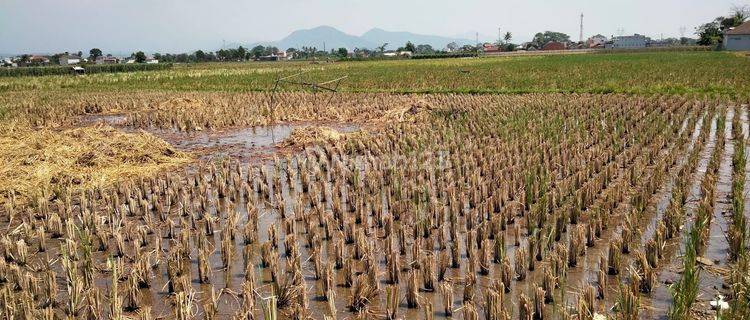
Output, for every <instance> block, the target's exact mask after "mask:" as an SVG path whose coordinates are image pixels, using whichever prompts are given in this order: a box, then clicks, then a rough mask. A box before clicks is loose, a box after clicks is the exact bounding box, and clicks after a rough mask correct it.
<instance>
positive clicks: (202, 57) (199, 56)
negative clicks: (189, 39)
mask: <svg viewBox="0 0 750 320" xmlns="http://www.w3.org/2000/svg"><path fill="white" fill-rule="evenodd" d="M195 60H196V61H198V62H203V61H206V53H205V52H203V50H198V51H196V52H195Z"/></svg>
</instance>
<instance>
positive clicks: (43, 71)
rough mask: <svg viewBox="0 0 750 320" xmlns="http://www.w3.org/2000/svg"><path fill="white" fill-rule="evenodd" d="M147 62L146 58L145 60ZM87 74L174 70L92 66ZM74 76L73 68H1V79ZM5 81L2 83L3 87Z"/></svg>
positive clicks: (147, 66) (162, 66)
mask: <svg viewBox="0 0 750 320" xmlns="http://www.w3.org/2000/svg"><path fill="white" fill-rule="evenodd" d="M144 60H145V58H144ZM83 68H84V69H86V73H89V74H95V73H118V72H135V71H155V70H168V69H171V68H172V64H171V63H161V64H144V63H138V64H101V65H99V64H91V65H84V66H83ZM70 74H72V71H71V67H62V66H54V67H28V68H12V69H10V68H0V77H23V76H59V75H70ZM19 81H25V80H19ZM2 83H3V81H0V87H2Z"/></svg>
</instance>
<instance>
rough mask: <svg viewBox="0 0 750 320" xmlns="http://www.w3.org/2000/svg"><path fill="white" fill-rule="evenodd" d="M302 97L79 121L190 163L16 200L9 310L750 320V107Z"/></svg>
mask: <svg viewBox="0 0 750 320" xmlns="http://www.w3.org/2000/svg"><path fill="white" fill-rule="evenodd" d="M287 98H288V99H290V101H291V100H293V99H295V98H301V99H302V100H304V101H313V102H309V104H307V105H305V106H304V107H303V108H300V107H299V106H295V105H288V106H287V105H285V104H282V106H281V107H280V108H279V109H277V110H276V111H274V113H275V114H276V115H275V116H271V115H267V114H265V113H264V112H263V111H258V112H257V113H253V114H254V115H255V116H256V117H257V118H255V119H254V120H252V121H251V120H247V121H245V120H243V121H232V120H231V118H230V117H229V116H230V115H231V114H232V113H233V112H239V113H242V114H243V115H249V114H250V113H252V112H255V111H252V112H251V111H248V110H250V109H251V108H250V107H247V106H244V105H242V106H241V107H237V108H238V109H232V108H233V107H227V106H226V104H227V103H225V102H222V101H223V100H222V101H220V102H216V103H213V104H212V103H205V102H199V101H195V100H189V101H187V102H185V101H186V100H184V99H183V100H168V101H166V102H164V103H161V104H156V107H153V108H147V109H127V108H123V107H120V108H118V109H117V110H115V109H114V108H113V109H112V110H110V111H107V110H106V107H105V108H104V109H103V110H97V112H89V113H85V112H84V113H82V114H77V115H76V116H75V119H72V120H69V121H67V122H66V126H68V127H74V128H75V127H106V128H111V129H112V130H116V131H118V132H122V133H124V134H130V135H147V136H149V137H154V138H155V139H158V140H159V141H162V142H163V143H166V144H167V145H168V147H169V149H168V150H167V151H163V152H162V153H164V154H165V155H167V154H168V155H171V154H184V155H186V156H187V157H189V158H190V161H186V162H185V163H181V164H179V165H178V166H174V167H169V168H163V170H159V171H158V172H157V173H154V174H150V175H146V176H137V175H134V176H133V177H130V178H126V179H119V180H116V181H114V182H113V183H111V184H110V185H107V186H103V185H102V186H97V187H92V188H83V187H81V188H77V189H74V188H50V189H51V191H49V192H48V193H41V194H39V195H31V196H30V195H27V194H25V193H23V192H21V191H16V192H10V193H8V194H9V195H10V196H7V197H5V198H4V199H3V200H4V201H3V206H2V209H0V210H1V211H2V213H3V214H2V215H0V225H1V226H2V227H3V229H4V230H5V232H4V233H3V236H2V237H0V283H1V284H0V285H1V286H2V288H1V289H0V313H2V315H3V316H5V317H8V318H14V319H15V318H17V319H101V318H109V319H125V318H136V319H193V318H197V319H276V318H279V319H308V318H313V319H436V318H437V319H444V318H457V319H493V320H494V319H600V318H601V317H606V318H613V319H679V318H680V317H683V319H687V318H695V319H712V318H714V317H715V316H716V315H717V314H718V313H719V312H723V313H724V314H729V315H730V316H735V315H738V314H739V313H736V312H739V311H740V310H742V308H744V307H743V305H742V304H741V302H742V301H744V300H743V299H744V298H743V296H742V294H744V292H745V291H743V290H744V288H745V287H744V286H746V285H747V284H748V282H747V280H745V277H743V272H744V273H747V266H748V262H747V257H746V256H745V254H744V252H745V251H746V250H745V249H746V242H745V241H744V239H746V233H747V231H746V230H747V228H746V226H745V225H744V219H746V217H747V214H746V210H745V208H744V204H743V200H744V196H745V195H746V194H747V192H746V191H745V190H747V187H746V185H747V184H746V182H745V177H746V175H747V172H748V169H747V168H748V166H747V164H746V161H745V160H744V154H745V152H744V151H745V150H746V149H747V146H746V141H745V140H746V138H745V137H746V136H747V130H748V129H747V127H748V117H747V108H748V107H747V106H746V105H742V104H732V103H717V102H716V101H712V100H701V99H695V98H685V97H673V96H653V97H638V96H625V95H574V94H571V95H567V94H532V95H518V96H503V95H473V96H461V95H457V96H453V95H422V96H394V97H393V100H389V98H388V96H387V95H365V94H363V95H361V96H358V95H354V94H353V95H350V96H348V97H346V99H343V101H338V102H333V107H334V108H328V107H329V106H328V105H326V108H328V109H335V110H328V109H326V110H327V111H325V112H321V113H319V114H323V115H324V116H320V115H317V116H315V117H307V118H306V117H305V116H304V114H306V113H307V112H308V111H310V110H320V109H321V105H320V103H321V102H320V101H326V100H318V103H319V104H315V102H314V101H315V100H314V99H313V98H310V97H303V96H301V95H299V94H298V95H295V96H293V97H287ZM149 99H151V98H149ZM252 99H256V100H257V101H268V98H267V97H265V96H262V95H258V97H255V98H252ZM252 99H251V100H252ZM305 99H307V100H305ZM315 99H319V98H315ZM347 99H348V100H347ZM256 100H254V101H256ZM176 101H177V102H176ZM178 103H182V104H185V103H187V104H188V106H187V107H185V106H183V105H179V106H178V105H177V104H178ZM222 103H223V104H225V108H227V110H219V111H210V110H213V109H214V108H216V107H217V106H219V105H221V104H222ZM285 103H286V102H285ZM326 103H327V102H326ZM147 105H151V104H147ZM208 106H210V108H209V107H208ZM170 107H173V108H175V110H179V111H175V112H172V113H170V112H169V109H168V108H170ZM139 108H140V107H139ZM336 108H339V109H336ZM347 108H348V109H347ZM257 109H258V110H263V109H264V107H262V106H261V107H257ZM265 109H266V110H271V108H268V107H265ZM295 110H296V111H295ZM211 112H213V113H211ZM209 113H211V114H220V115H221V116H217V117H216V118H215V119H213V120H206V119H212V118H210V117H208V116H207V114H209ZM225 115H226V117H227V118H221V117H225ZM279 115H284V116H283V117H281V118H284V119H286V120H285V121H280V120H278V119H279ZM264 117H267V118H264ZM260 120H263V121H260ZM263 122H268V123H267V124H260V123H263ZM237 124H239V125H237ZM68 127H66V129H65V130H68V129H67V128H68ZM116 144H117V141H115V145H116ZM105 153H106V152H105ZM75 165H76V166H77V165H80V164H77V163H76V164H75ZM53 186H56V185H54V184H53ZM58 189H59V190H58ZM719 296H721V297H719ZM724 303H726V304H727V305H729V306H731V308H730V307H727V308H726V309H723V307H722V306H723V304H724ZM748 308H750V305H748ZM732 312H735V313H732ZM729 319H732V318H731V317H730V318H729Z"/></svg>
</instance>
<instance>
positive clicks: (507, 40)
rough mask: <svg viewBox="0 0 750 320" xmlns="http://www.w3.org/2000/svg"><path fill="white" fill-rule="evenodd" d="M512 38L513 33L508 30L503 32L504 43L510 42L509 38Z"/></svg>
mask: <svg viewBox="0 0 750 320" xmlns="http://www.w3.org/2000/svg"><path fill="white" fill-rule="evenodd" d="M511 39H513V34H511V33H510V31H508V32H506V33H505V36H503V40H505V43H508V42H510V40H511Z"/></svg>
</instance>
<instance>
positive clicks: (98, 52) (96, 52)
mask: <svg viewBox="0 0 750 320" xmlns="http://www.w3.org/2000/svg"><path fill="white" fill-rule="evenodd" d="M102 55H103V54H102V50H99V49H98V48H93V49H91V50H89V60H91V61H94V60H96V58H99V57H101V56H102Z"/></svg>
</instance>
